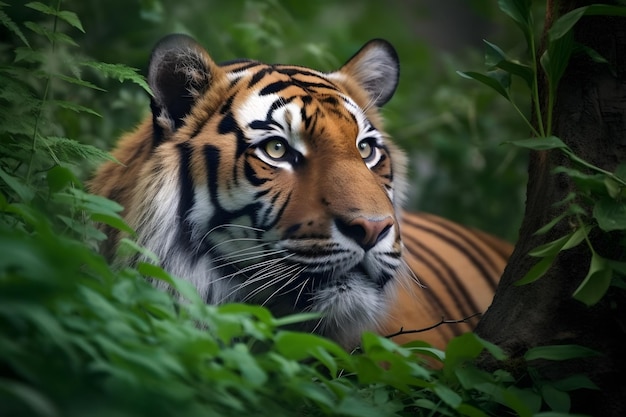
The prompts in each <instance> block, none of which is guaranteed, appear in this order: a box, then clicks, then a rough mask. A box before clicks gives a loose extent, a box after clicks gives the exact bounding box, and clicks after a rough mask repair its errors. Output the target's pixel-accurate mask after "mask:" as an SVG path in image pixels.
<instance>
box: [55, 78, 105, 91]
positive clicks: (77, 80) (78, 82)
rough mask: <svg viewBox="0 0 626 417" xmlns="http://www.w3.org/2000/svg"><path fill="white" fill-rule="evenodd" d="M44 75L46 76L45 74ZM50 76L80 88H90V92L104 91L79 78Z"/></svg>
mask: <svg viewBox="0 0 626 417" xmlns="http://www.w3.org/2000/svg"><path fill="white" fill-rule="evenodd" d="M45 75H48V74H45ZM50 75H52V76H53V77H54V78H58V79H60V80H63V81H65V82H68V83H70V84H76V85H79V86H81V87H87V88H91V89H92V90H98V91H106V90H105V89H104V88H100V87H98V86H97V85H95V84H93V83H90V82H89V81H85V80H81V79H80V78H75V77H68V76H67V75H63V74H50Z"/></svg>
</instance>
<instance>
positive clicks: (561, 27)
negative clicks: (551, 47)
mask: <svg viewBox="0 0 626 417" xmlns="http://www.w3.org/2000/svg"><path fill="white" fill-rule="evenodd" d="M583 16H626V8H625V7H623V6H609V5H604V4H594V5H591V6H586V7H581V8H578V9H575V10H572V11H571V12H569V13H566V14H564V15H563V16H561V17H560V18H558V19H557V20H556V21H555V22H554V23H553V24H552V27H551V28H550V30H549V31H548V37H549V40H551V41H553V40H557V39H559V38H561V37H563V36H565V35H567V34H568V33H571V30H572V28H573V27H574V25H575V24H576V23H578V21H579V20H580V19H581V18H582V17H583Z"/></svg>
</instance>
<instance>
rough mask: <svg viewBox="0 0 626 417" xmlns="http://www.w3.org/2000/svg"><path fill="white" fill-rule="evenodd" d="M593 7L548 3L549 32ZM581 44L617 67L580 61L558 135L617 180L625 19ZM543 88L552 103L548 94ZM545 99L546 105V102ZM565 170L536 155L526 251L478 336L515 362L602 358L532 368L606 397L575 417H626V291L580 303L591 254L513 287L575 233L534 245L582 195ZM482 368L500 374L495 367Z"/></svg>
mask: <svg viewBox="0 0 626 417" xmlns="http://www.w3.org/2000/svg"><path fill="white" fill-rule="evenodd" d="M589 4H592V2H588V1H572V0H561V1H556V2H548V10H547V18H546V28H549V25H550V23H551V20H553V19H552V18H553V17H554V18H557V17H559V16H561V15H563V14H564V13H566V12H568V11H570V10H573V9H574V8H577V7H581V6H586V5H589ZM574 37H575V40H576V42H578V43H580V44H583V45H586V46H588V47H591V48H593V50H595V51H597V52H598V53H599V54H600V55H602V56H603V57H605V58H606V59H607V60H608V61H609V63H610V65H606V64H598V63H595V62H592V60H591V59H590V58H589V57H587V56H582V55H576V56H573V57H572V59H571V60H570V63H569V65H568V67H567V70H566V72H565V74H564V76H563V78H562V80H561V83H560V86H559V89H558V93H557V101H556V107H555V109H554V129H553V131H554V135H555V136H558V137H559V138H561V139H562V140H563V141H564V142H565V143H566V144H567V145H568V146H569V147H570V148H572V150H573V151H574V152H575V153H576V154H577V155H578V156H580V157H582V158H583V159H585V160H586V161H588V162H590V163H592V164H594V165H596V166H599V167H601V168H603V169H605V170H607V171H614V170H615V168H616V167H617V165H618V164H619V163H620V162H625V161H626V18H621V17H608V16H590V17H584V18H583V19H582V20H581V21H580V22H579V23H578V24H577V25H576V26H575V28H574ZM539 56H540V55H539ZM542 87H543V92H544V93H545V91H547V87H546V86H545V85H544V86H542ZM544 93H542V94H541V96H542V98H541V99H540V100H542V101H544V102H545V100H544V99H545V94H544ZM559 165H565V166H567V165H568V161H567V159H566V157H564V156H563V154H562V153H561V152H560V151H558V150H554V151H545V152H533V153H532V155H531V156H530V162H529V178H528V185H527V200H526V212H525V216H524V220H523V222H522V226H521V229H520V236H519V241H518V243H517V245H516V248H515V251H514V252H513V255H512V256H511V259H510V261H509V265H508V266H507V268H506V270H505V272H504V275H503V276H502V279H501V282H500V285H499V287H498V289H497V292H496V295H495V297H494V300H493V303H492V305H491V307H490V308H489V310H488V311H487V312H486V313H485V315H484V316H483V318H482V320H481V321H480V323H479V325H478V327H477V329H476V333H477V334H478V335H480V336H481V337H483V338H485V339H487V340H489V341H492V342H494V343H496V344H498V345H499V346H501V347H502V348H504V349H505V350H506V351H507V352H508V353H509V354H510V355H511V356H512V358H514V359H515V358H519V357H521V356H522V355H523V354H524V353H525V352H526V351H527V350H528V349H529V348H532V347H535V346H542V345H555V344H578V345H583V346H587V347H590V348H592V349H594V350H597V351H599V352H601V354H602V355H601V356H599V357H592V358H587V359H578V360H569V361H564V362H559V363H555V362H551V363H538V364H537V363H533V364H530V365H531V366H533V367H535V368H539V370H540V372H541V374H542V375H543V376H545V377H547V378H549V379H557V378H562V377H565V376H567V375H572V374H580V373H584V374H586V375H588V376H589V377H590V378H591V379H592V380H593V381H594V382H595V383H596V384H597V385H598V386H599V387H600V389H601V390H600V391H593V390H580V391H577V392H575V393H573V394H572V400H573V402H572V411H574V412H579V413H585V414H590V415H598V416H626V343H625V342H624V340H625V339H626V334H625V333H626V297H625V296H624V291H622V290H618V289H615V288H613V287H612V288H611V290H610V291H609V294H607V296H605V297H604V298H603V299H602V300H601V301H600V302H599V303H598V304H596V305H594V306H593V307H587V306H585V305H584V304H583V303H581V302H579V301H577V300H575V299H574V298H572V294H573V292H574V290H575V289H576V288H577V287H578V285H579V284H580V283H581V282H582V280H583V278H584V277H585V275H586V273H587V269H588V265H589V261H590V251H589V249H588V247H587V245H585V244H581V245H578V246H577V247H575V248H573V249H569V250H567V251H563V252H561V253H560V254H559V256H558V257H557V259H556V261H555V263H554V264H553V266H552V267H551V269H550V270H549V271H548V273H547V274H546V275H545V276H543V277H542V278H540V279H539V280H537V281H535V282H534V283H531V284H528V285H522V286H516V285H514V283H515V282H516V281H517V280H519V279H521V278H522V277H523V276H524V275H525V274H526V272H527V271H528V270H529V269H530V267H532V266H533V265H534V264H535V263H536V262H537V260H538V258H532V257H529V256H528V255H527V253H528V251H529V250H531V249H533V248H535V247H537V246H539V245H540V244H543V243H547V242H550V241H552V240H555V239H557V238H559V237H561V236H564V235H565V234H567V233H569V232H570V231H571V225H570V224H568V222H567V221H562V222H560V223H559V224H558V225H557V226H556V227H554V228H553V229H552V230H551V231H550V232H549V233H547V234H545V235H540V236H537V235H534V232H535V231H536V230H538V229H539V228H540V227H541V226H543V225H545V224H547V223H548V222H549V221H550V220H551V219H554V218H555V217H556V216H558V215H559V214H560V213H561V212H562V211H563V210H565V207H557V208H555V207H553V204H554V203H556V202H558V201H561V200H562V199H563V198H565V197H566V196H567V195H568V194H569V193H570V192H571V191H573V190H575V184H574V183H573V181H571V180H570V179H569V177H567V176H565V175H564V174H557V175H555V174H552V173H551V171H552V169H553V168H554V167H556V166H559ZM579 203H580V202H579ZM590 240H591V242H592V244H593V246H594V248H596V249H597V250H598V252H599V253H600V254H601V255H604V256H605V257H607V258H611V259H620V258H621V259H624V257H625V256H626V255H625V254H624V253H623V252H624V246H623V245H624V242H622V243H621V245H618V243H617V242H616V239H614V236H610V235H607V234H603V235H600V234H597V235H592V236H590ZM515 362H516V361H515V360H513V361H512V362H511V363H515ZM482 364H483V365H484V366H486V367H492V366H494V365H495V364H494V363H491V362H490V360H489V359H485V360H484V361H483V362H482Z"/></svg>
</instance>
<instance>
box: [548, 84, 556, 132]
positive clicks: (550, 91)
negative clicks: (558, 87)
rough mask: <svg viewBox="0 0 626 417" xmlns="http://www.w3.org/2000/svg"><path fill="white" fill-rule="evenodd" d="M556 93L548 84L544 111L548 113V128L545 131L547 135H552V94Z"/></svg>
mask: <svg viewBox="0 0 626 417" xmlns="http://www.w3.org/2000/svg"><path fill="white" fill-rule="evenodd" d="M555 95H556V91H554V89H553V88H552V86H550V88H549V89H548V108H547V109H546V112H547V113H548V128H547V131H546V133H547V134H548V136H550V135H552V109H553V108H554V96H555Z"/></svg>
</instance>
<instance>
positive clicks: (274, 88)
mask: <svg viewBox="0 0 626 417" xmlns="http://www.w3.org/2000/svg"><path fill="white" fill-rule="evenodd" d="M292 85H293V83H292V82H290V81H282V80H281V81H275V82H273V83H271V84H268V85H266V86H265V87H263V88H262V89H261V91H259V95H260V96H267V95H270V94H274V93H278V92H279V91H282V90H284V89H286V88H288V87H290V86H292Z"/></svg>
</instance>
